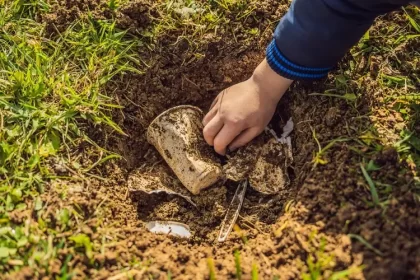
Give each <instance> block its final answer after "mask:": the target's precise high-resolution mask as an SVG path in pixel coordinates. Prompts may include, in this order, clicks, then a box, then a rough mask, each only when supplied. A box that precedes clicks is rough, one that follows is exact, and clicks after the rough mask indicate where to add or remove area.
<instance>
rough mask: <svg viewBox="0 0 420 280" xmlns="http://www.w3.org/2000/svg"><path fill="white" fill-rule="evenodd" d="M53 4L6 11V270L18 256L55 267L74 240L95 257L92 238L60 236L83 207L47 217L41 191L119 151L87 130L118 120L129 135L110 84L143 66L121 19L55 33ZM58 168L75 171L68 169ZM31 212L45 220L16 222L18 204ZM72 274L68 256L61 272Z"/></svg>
mask: <svg viewBox="0 0 420 280" xmlns="http://www.w3.org/2000/svg"><path fill="white" fill-rule="evenodd" d="M48 9H49V7H48V5H47V4H46V3H45V2H43V1H9V2H7V3H6V4H4V6H3V7H1V8H0V69H1V70H0V221H1V222H0V223H1V228H0V231H1V232H2V234H0V263H1V264H2V265H1V266H0V267H1V268H0V272H1V273H4V272H5V271H6V270H9V267H8V266H7V264H8V263H10V261H12V263H14V264H20V265H31V266H35V265H37V266H38V265H39V266H41V267H45V268H46V271H47V272H48V271H49V270H48V261H49V260H51V259H54V258H55V257H56V255H57V251H58V250H60V249H62V248H64V247H67V246H69V247H72V246H76V247H80V248H83V250H82V254H84V255H86V256H87V257H88V258H89V259H90V258H92V254H93V250H94V246H93V245H92V243H91V241H90V240H88V239H89V238H88V237H87V236H82V235H77V236H73V237H72V238H69V239H68V240H66V239H63V238H57V237H56V235H57V234H58V233H59V232H60V231H65V230H68V229H69V226H70V225H71V224H72V223H73V221H72V220H73V219H77V217H78V215H80V214H78V213H77V211H75V210H74V209H67V208H63V209H61V210H60V211H59V212H58V213H57V220H56V221H54V222H52V221H49V220H44V219H42V218H41V217H40V216H38V215H37V213H38V214H39V213H40V211H42V209H43V207H44V203H43V201H42V200H41V199H40V197H39V194H40V193H42V192H43V190H44V187H45V184H46V183H47V182H48V181H49V180H51V179H57V178H66V179H67V180H84V178H85V177H86V176H91V175H92V176H93V174H91V175H89V174H90V173H89V171H91V170H92V169H93V168H95V167H96V166H98V165H100V164H102V163H103V162H105V161H107V160H109V159H111V158H116V157H117V156H116V155H113V154H111V153H109V152H108V151H106V150H104V149H102V148H100V147H98V146H97V145H96V144H95V143H94V142H93V141H92V140H91V139H90V138H89V137H88V136H87V134H86V131H87V129H95V128H102V129H103V128H105V127H108V131H109V133H113V132H115V133H120V134H124V132H123V131H122V130H121V129H120V128H119V127H118V125H116V124H115V123H114V122H113V121H112V120H111V118H110V111H111V110H112V109H113V108H118V107H119V106H116V105H114V104H113V102H112V98H111V97H109V96H107V93H106V92H105V91H104V86H105V85H106V83H107V82H109V81H110V80H111V79H113V78H114V77H115V76H116V75H121V74H123V73H125V72H138V71H137V70H136V69H135V68H134V67H133V66H131V65H133V64H136V63H137V59H136V56H135V54H134V51H133V46H135V45H136V44H137V43H136V41H135V40H133V39H127V38H126V34H125V33H124V32H121V31H119V30H117V29H116V28H115V23H113V22H109V21H95V20H93V19H89V20H86V21H78V22H76V23H74V24H73V25H71V26H70V27H69V28H68V29H67V30H66V31H65V32H64V33H62V34H61V35H60V36H59V37H56V38H53V39H48V38H46V37H44V25H42V24H40V23H37V22H36V21H34V20H33V17H34V16H35V14H36V13H37V12H39V11H40V10H48ZM81 144H84V145H86V144H87V145H88V146H90V148H89V149H90V154H89V155H85V156H84V158H91V159H92V160H93V161H92V160H89V161H87V162H93V163H90V164H89V163H88V164H86V163H84V162H83V158H81V157H74V154H73V151H74V150H75V149H76V148H78V147H80V145H81ZM57 166H60V168H61V169H63V168H64V169H65V170H66V171H67V172H70V173H71V174H73V175H72V177H73V178H70V177H69V176H62V175H58V174H57V172H56V171H55V169H56V168H57ZM25 209H27V210H30V211H33V213H34V216H35V217H38V221H37V223H36V224H34V225H31V226H30V227H29V225H27V226H22V225H19V224H14V223H12V222H10V217H9V213H10V212H11V211H14V210H17V211H20V210H25ZM50 223H51V224H50ZM56 224H58V225H59V226H60V227H59V228H60V229H59V232H57V229H55V225H56ZM13 267H14V269H17V268H18V267H19V265H15V266H13ZM69 275H71V273H70V272H69V268H68V261H67V262H66V263H65V265H64V266H63V269H62V271H61V277H62V279H66V278H69V277H70V276H69Z"/></svg>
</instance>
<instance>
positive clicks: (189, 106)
mask: <svg viewBox="0 0 420 280" xmlns="http://www.w3.org/2000/svg"><path fill="white" fill-rule="evenodd" d="M180 109H193V110H195V111H197V112H199V113H200V114H201V115H202V116H203V115H204V112H203V110H201V109H200V108H198V107H196V106H193V105H179V106H175V107H172V108H170V109H168V110H166V111H163V112H162V113H160V114H159V115H158V116H157V117H156V118H155V119H154V120H153V121H152V122H151V123H150V124H149V126H148V128H147V134H146V136H147V140H148V142H149V143H150V133H152V131H151V130H152V129H153V128H152V127H153V125H154V124H156V123H159V121H161V119H162V118H163V117H164V116H166V115H168V114H171V113H173V112H174V111H178V110H180Z"/></svg>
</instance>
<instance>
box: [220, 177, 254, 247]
mask: <svg viewBox="0 0 420 280" xmlns="http://www.w3.org/2000/svg"><path fill="white" fill-rule="evenodd" d="M247 186H248V180H244V181H242V182H240V183H239V186H238V188H237V189H236V192H235V195H234V196H233V199H232V202H231V203H230V205H229V208H228V210H227V212H226V215H225V218H224V219H223V222H222V225H221V227H220V233H219V237H218V238H217V241H218V242H225V241H226V239H227V237H228V236H229V233H230V232H231V231H232V228H233V226H234V225H235V223H236V220H237V219H238V216H239V212H240V211H241V208H242V203H243V202H244V198H245V193H246V188H247Z"/></svg>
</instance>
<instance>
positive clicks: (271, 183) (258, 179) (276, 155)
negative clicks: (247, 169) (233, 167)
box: [249, 138, 292, 194]
mask: <svg viewBox="0 0 420 280" xmlns="http://www.w3.org/2000/svg"><path fill="white" fill-rule="evenodd" d="M291 161H292V158H291V153H290V152H289V146H288V145H287V144H283V143H279V142H278V141H277V140H276V139H274V138H272V139H270V140H269V141H268V142H267V143H265V144H264V146H263V147H262V151H261V154H260V155H259V157H258V159H257V162H256V164H255V167H254V170H253V171H252V172H251V173H250V174H249V183H250V185H251V187H252V188H253V189H255V190H256V191H258V192H261V193H263V194H276V193H278V192H280V191H281V190H283V189H285V188H286V187H287V186H288V185H289V184H290V179H289V176H288V174H287V168H288V167H289V166H290V164H291Z"/></svg>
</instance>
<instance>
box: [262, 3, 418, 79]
mask: <svg viewBox="0 0 420 280" xmlns="http://www.w3.org/2000/svg"><path fill="white" fill-rule="evenodd" d="M409 2H410V1H406V0H400V1H398V0H370V1H366V0H294V1H293V3H292V5H291V7H290V9H289V11H288V12H287V14H286V15H285V16H284V17H283V18H282V19H281V21H280V23H279V25H278V26H277V28H276V31H275V34H274V40H273V41H272V43H271V44H270V45H269V47H268V48H267V61H268V64H269V65H270V66H271V68H272V69H273V70H274V71H275V72H276V73H277V74H280V75H281V76H283V77H286V78H289V79H292V80H307V79H309V80H311V79H319V78H322V77H324V76H326V75H327V74H328V72H329V71H330V70H331V69H332V68H333V67H334V66H335V64H336V63H337V61H339V60H340V59H341V58H342V57H343V55H344V54H345V53H346V52H347V51H348V50H349V49H350V48H351V47H352V46H353V45H354V44H355V43H357V41H358V40H359V39H360V37H361V36H363V34H364V33H365V32H366V31H367V30H368V29H369V27H370V26H371V24H372V23H373V21H374V19H375V18H376V17H377V16H378V15H381V14H384V13H386V12H389V11H392V10H394V9H397V8H398V7H400V6H401V5H404V4H408V3H409Z"/></svg>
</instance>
